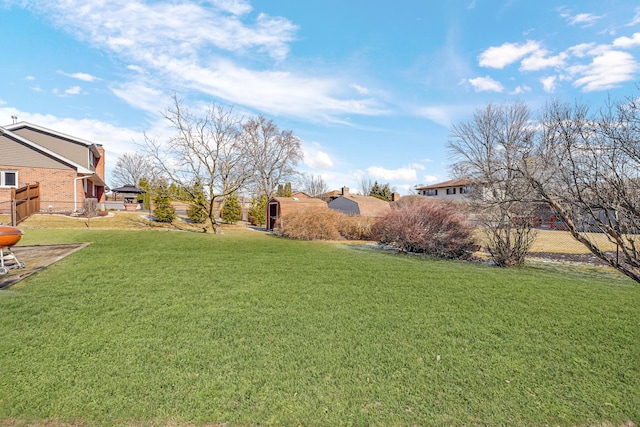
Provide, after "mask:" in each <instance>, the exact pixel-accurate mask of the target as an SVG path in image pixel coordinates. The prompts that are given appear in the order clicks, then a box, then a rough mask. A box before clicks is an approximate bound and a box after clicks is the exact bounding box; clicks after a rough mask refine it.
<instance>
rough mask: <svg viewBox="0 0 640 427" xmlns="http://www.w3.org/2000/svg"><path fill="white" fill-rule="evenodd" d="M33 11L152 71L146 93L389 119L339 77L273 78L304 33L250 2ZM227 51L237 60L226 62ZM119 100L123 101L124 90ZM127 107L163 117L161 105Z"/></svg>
mask: <svg viewBox="0 0 640 427" xmlns="http://www.w3.org/2000/svg"><path fill="white" fill-rule="evenodd" d="M33 8H34V9H36V10H39V11H40V12H42V13H43V14H47V15H48V16H51V17H52V18H51V19H53V20H55V21H56V23H57V24H58V25H59V26H60V27H62V28H65V29H67V30H68V31H70V32H71V33H73V34H75V35H76V37H78V38H79V39H82V40H86V41H87V42H88V43H90V44H92V45H93V46H96V47H98V48H102V49H106V50H108V51H110V52H111V53H113V54H115V55H118V56H119V57H120V59H121V60H122V61H123V62H125V63H128V64H130V65H129V66H128V67H127V68H129V69H131V70H133V71H136V72H138V73H140V72H142V70H145V71H147V73H145V75H147V76H148V77H147V79H146V80H145V86H146V87H148V88H155V89H154V90H158V91H166V90H167V89H166V88H171V91H183V92H187V91H194V92H195V93H200V94H204V95H208V96H213V97H216V98H218V99H220V100H222V101H223V102H227V103H230V104H234V105H241V106H244V107H248V108H251V109H255V110H258V111H263V112H268V113H269V114H274V115H292V116H296V117H304V118H306V119H311V120H314V121H323V120H326V121H332V120H335V119H334V117H336V116H337V115H340V114H358V115H381V114H386V113H387V111H386V109H385V108H382V107H381V106H380V104H379V103H378V102H376V101H375V100H374V99H373V98H372V97H371V96H369V95H368V94H367V92H368V88H364V87H362V86H359V85H357V86H352V87H351V88H349V83H348V82H346V81H345V79H343V78H341V77H339V76H337V75H335V74H332V75H330V76H327V77H322V76H318V75H317V74H316V75H314V76H308V75H305V74H301V73H296V72H294V71H289V70H286V69H284V68H279V71H270V70H271V69H272V64H271V62H273V61H274V60H275V61H282V60H283V59H285V58H286V57H287V56H288V54H289V50H290V47H289V45H290V43H291V42H292V41H294V40H295V36H296V32H297V30H298V27H297V26H296V25H294V24H293V23H292V22H291V21H289V20H288V19H286V18H282V17H271V16H268V15H266V14H264V13H258V14H256V13H255V11H254V12H252V13H251V14H247V12H248V11H249V10H251V7H250V4H249V2H248V1H245V0H237V1H234V0H216V1H209V2H187V1H182V2H174V1H169V0H159V1H154V2H144V1H141V0H112V1H109V2H104V1H99V0H87V1H85V2H83V6H82V7H78V5H77V4H75V3H74V2H58V1H53V0H49V1H46V0H43V1H40V2H38V3H37V4H33ZM168 35H170V36H168ZM229 52H231V53H233V55H234V56H233V58H234V59H233V60H230V59H227V58H225V56H229ZM245 59H247V63H251V64H259V65H256V66H255V68H249V67H246V66H243V65H240V62H237V61H243V60H245ZM127 85H130V83H122V84H121V85H120V86H127ZM353 89H356V93H355V94H354V93H353ZM114 93H117V94H120V95H123V94H124V92H123V91H122V90H121V88H118V89H116V91H114ZM123 96H124V95H123ZM126 100H127V102H129V103H131V105H136V104H137V105H140V104H144V105H147V106H150V107H152V108H153V110H152V111H154V112H155V111H157V110H158V105H155V106H152V105H150V104H147V103H142V102H138V101H135V102H134V100H132V99H131V98H126Z"/></svg>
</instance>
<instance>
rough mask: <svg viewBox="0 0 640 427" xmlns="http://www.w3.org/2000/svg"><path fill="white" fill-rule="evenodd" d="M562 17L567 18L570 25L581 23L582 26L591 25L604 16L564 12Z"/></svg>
mask: <svg viewBox="0 0 640 427" xmlns="http://www.w3.org/2000/svg"><path fill="white" fill-rule="evenodd" d="M562 17H563V18H565V19H566V20H567V22H568V23H569V25H580V26H582V27H590V26H592V25H593V24H594V23H595V22H596V21H598V20H600V19H601V18H602V16H598V15H594V14H592V13H578V14H576V15H570V14H563V15H562Z"/></svg>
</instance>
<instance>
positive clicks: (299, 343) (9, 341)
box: [0, 230, 640, 426]
mask: <svg viewBox="0 0 640 427" xmlns="http://www.w3.org/2000/svg"><path fill="white" fill-rule="evenodd" d="M84 241H90V242H93V244H92V245H90V246H89V247H87V248H85V249H83V250H82V251H79V252H76V253H74V254H72V255H70V256H69V257H67V258H65V259H63V260H62V261H60V262H58V263H57V264H54V265H52V266H51V267H49V268H48V269H46V270H44V271H42V272H40V273H38V274H37V275H35V276H33V277H31V278H29V279H27V280H25V281H23V282H21V283H19V284H18V285H16V286H14V287H12V288H10V289H5V290H1V291H0V425H2V424H8V425H14V424H28V423H31V422H35V423H40V424H45V423H48V424H49V425H59V424H64V423H74V424H75V425H97V424H99V425H104V424H106V425H113V424H128V425H134V426H135V425H151V424H153V425H157V424H174V425H175V424H178V425H179V424H196V425H198V424H216V423H221V424H222V423H228V424H230V425H238V424H241V425H248V424H261V425H295V424H297V423H301V424H303V425H342V424H350V425H371V424H376V425H413V424H417V425H499V424H502V425H589V426H593V425H624V424H625V423H629V422H634V423H636V424H637V423H639V422H640V328H639V327H638V325H639V318H640V286H638V285H636V284H634V283H633V282H631V281H629V280H627V279H625V278H624V277H622V276H619V275H616V274H615V273H602V274H599V275H589V274H584V273H581V272H579V271H569V270H567V271H562V270H561V269H558V268H555V269H553V270H551V269H547V268H545V267H543V266H538V267H535V266H534V267H527V268H520V269H510V270H504V269H498V268H494V267H490V266H486V265H481V264H470V263H463V262H449V261H435V260H427V259H424V258H422V257H416V256H406V255H398V254H394V253H389V252H382V251H376V250H371V249H366V248H363V247H359V246H349V245H336V244H330V243H318V242H299V241H290V240H284V239H278V238H274V237H272V236H269V235H265V234H262V233H259V232H253V231H231V232H228V233H227V234H224V235H221V236H214V235H211V234H197V233H187V232H167V231H101V230H49V231H44V230H28V232H27V233H26V234H25V237H24V238H23V240H22V241H21V244H34V243H66V242H84Z"/></svg>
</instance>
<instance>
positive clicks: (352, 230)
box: [337, 214, 375, 240]
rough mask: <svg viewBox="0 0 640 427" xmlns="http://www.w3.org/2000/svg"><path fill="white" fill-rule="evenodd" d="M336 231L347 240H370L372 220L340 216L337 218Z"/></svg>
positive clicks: (361, 217) (354, 216)
mask: <svg viewBox="0 0 640 427" xmlns="http://www.w3.org/2000/svg"><path fill="white" fill-rule="evenodd" d="M337 219H338V223H337V226H338V231H339V232H340V235H341V236H342V237H343V238H345V239H347V240H370V239H371V228H372V227H373V224H374V223H375V219H374V218H369V217H365V216H357V215H345V214H340V215H339V216H338V218H337Z"/></svg>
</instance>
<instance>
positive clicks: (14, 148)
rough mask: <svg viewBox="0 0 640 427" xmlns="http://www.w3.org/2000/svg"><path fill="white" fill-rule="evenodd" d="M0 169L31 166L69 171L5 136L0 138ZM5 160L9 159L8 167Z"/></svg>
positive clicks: (56, 161) (42, 154) (55, 161)
mask: <svg viewBox="0 0 640 427" xmlns="http://www.w3.org/2000/svg"><path fill="white" fill-rule="evenodd" d="M0 153H2V158H0V168H3V169H10V168H14V167H20V166H33V167H41V168H48V169H71V168H70V167H69V166H67V165H64V164H62V163H60V161H59V160H57V159H53V158H51V157H49V156H47V155H46V154H44V153H38V152H37V151H35V150H34V149H33V148H31V147H27V146H26V145H24V144H23V143H21V142H20V141H15V140H13V138H9V137H7V136H6V135H2V136H0ZM5 159H11V161H10V163H11V164H10V165H9V164H6V163H4V160H5Z"/></svg>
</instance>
